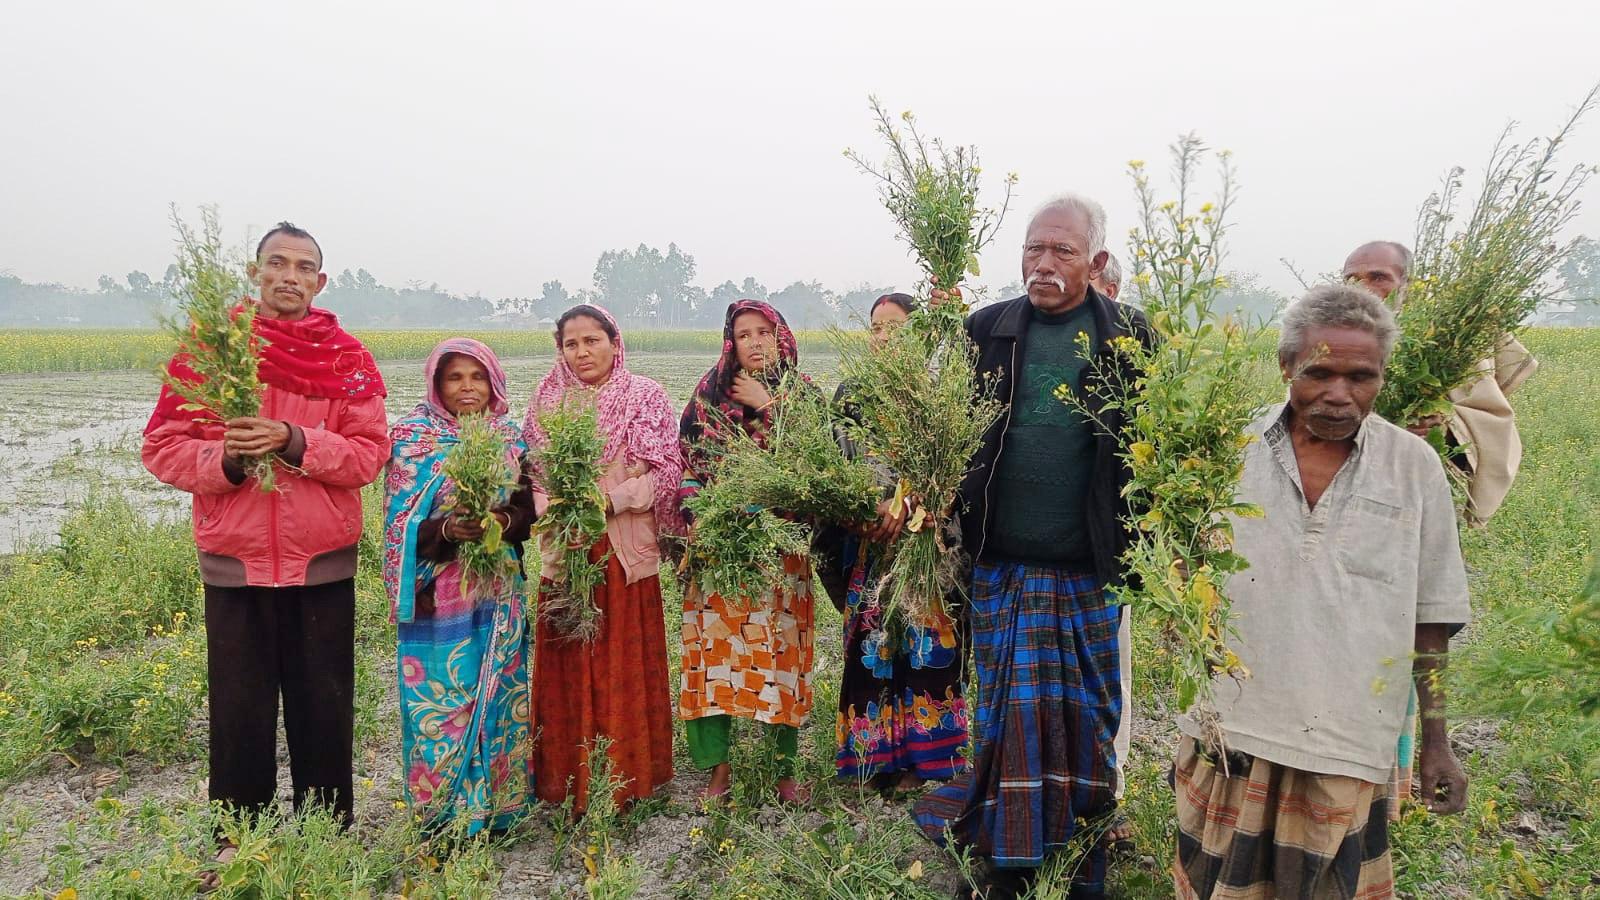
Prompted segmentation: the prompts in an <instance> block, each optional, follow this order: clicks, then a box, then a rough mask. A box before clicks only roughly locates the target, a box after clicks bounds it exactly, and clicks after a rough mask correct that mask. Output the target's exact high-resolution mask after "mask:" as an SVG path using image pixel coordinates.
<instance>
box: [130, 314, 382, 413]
mask: <svg viewBox="0 0 1600 900" xmlns="http://www.w3.org/2000/svg"><path fill="white" fill-rule="evenodd" d="M252 330H253V331H254V332H255V334H256V335H257V336H259V337H260V338H261V339H262V340H263V341H264V342H265V343H266V345H265V346H264V347H263V348H262V350H261V365H260V368H259V369H258V370H257V372H258V374H259V375H260V378H261V381H262V383H264V384H269V385H272V386H273V387H275V388H278V389H279V390H283V391H288V392H289V393H291V394H299V395H301V396H303V397H317V398H321V399H349V400H357V399H361V398H364V397H374V396H376V397H385V396H388V389H387V388H385V387H384V384H383V376H382V375H381V374H380V373H379V372H378V363H377V360H375V359H373V358H372V354H371V353H370V352H369V351H368V350H367V348H366V347H364V346H362V345H361V342H360V341H358V340H356V339H355V337H354V336H352V335H351V334H350V333H349V332H348V331H345V330H344V329H343V328H341V327H340V326H339V317H338V316H336V315H334V314H333V313H331V312H329V311H327V310H325V309H317V308H315V307H313V308H312V309H309V310H307V311H306V315H305V318H303V319H299V320H296V321H292V322H291V321H287V320H284V319H268V318H264V317H262V316H260V315H258V316H256V317H255V319H254V320H253V323H252ZM167 372H168V373H169V374H171V375H172V376H173V377H175V378H178V379H181V380H184V381H194V380H196V379H197V378H198V376H197V375H195V373H194V370H193V369H190V368H189V366H188V364H187V363H186V362H185V360H184V358H183V357H182V356H175V357H173V358H172V361H171V362H169V363H167ZM187 402H188V401H186V400H184V399H183V397H181V396H180V395H178V394H177V393H176V392H174V391H173V390H172V388H171V387H168V386H165V385H163V386H162V388H161V399H160V400H158V401H156V409H155V412H154V413H152V414H151V416H150V423H149V424H148V425H146V426H145V433H146V434H148V433H149V432H150V431H151V430H153V429H154V428H156V426H158V425H160V424H161V422H162V421H164V420H169V419H197V418H211V415H210V414H209V413H207V412H206V411H204V410H183V409H179V407H181V406H183V405H185V404H186V403H187Z"/></svg>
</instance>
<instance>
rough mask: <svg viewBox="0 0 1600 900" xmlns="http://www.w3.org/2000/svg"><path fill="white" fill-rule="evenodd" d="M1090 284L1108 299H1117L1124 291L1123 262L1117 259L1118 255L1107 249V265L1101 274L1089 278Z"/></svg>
mask: <svg viewBox="0 0 1600 900" xmlns="http://www.w3.org/2000/svg"><path fill="white" fill-rule="evenodd" d="M1089 284H1090V285H1092V286H1093V287H1094V289H1095V290H1097V291H1099V292H1100V295H1101V296H1103V297H1105V298H1106V299H1107V300H1115V299H1117V297H1118V296H1119V295H1120V294H1121V293H1122V263H1120V262H1118V261H1117V255H1116V254H1115V253H1112V252H1111V251H1109V250H1108V251H1106V267H1105V268H1104V269H1101V270H1100V274H1099V275H1098V276H1096V277H1094V278H1091V279H1090V280H1089Z"/></svg>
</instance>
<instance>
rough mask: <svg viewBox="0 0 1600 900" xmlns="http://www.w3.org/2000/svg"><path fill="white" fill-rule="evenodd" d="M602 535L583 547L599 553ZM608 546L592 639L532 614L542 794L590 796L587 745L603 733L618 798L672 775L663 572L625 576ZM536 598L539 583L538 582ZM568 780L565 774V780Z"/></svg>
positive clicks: (635, 795) (622, 800)
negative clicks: (570, 634)
mask: <svg viewBox="0 0 1600 900" xmlns="http://www.w3.org/2000/svg"><path fill="white" fill-rule="evenodd" d="M610 548H611V542H610V539H609V538H601V540H600V542H599V543H598V544H596V545H595V546H594V548H593V549H591V550H590V554H589V558H590V559H598V558H599V557H600V556H601V555H602V554H604V553H605V552H606V551H608V550H609V549H610ZM627 582H628V580H627V575H626V574H625V573H624V572H623V570H622V563H621V562H620V561H619V560H618V559H617V558H616V556H615V555H613V556H612V557H611V559H609V560H607V562H606V579H605V581H604V582H603V583H602V584H600V585H599V586H598V587H596V588H595V606H596V607H597V608H598V609H599V610H600V633H599V634H598V635H596V637H595V639H594V640H593V641H590V642H586V641H582V640H575V639H571V638H564V637H561V636H559V635H555V634H553V632H552V629H550V628H548V627H546V626H545V624H544V623H543V622H539V623H538V624H537V626H536V628H535V639H534V650H533V710H532V727H533V734H534V739H533V759H532V763H531V765H532V767H533V783H534V790H535V793H536V794H537V795H538V797H539V799H540V800H544V801H546V802H548V803H561V802H562V801H563V800H565V799H566V798H567V796H568V795H569V794H571V795H572V796H573V798H574V806H573V809H574V811H576V812H582V811H583V810H584V809H586V808H587V807H588V805H589V761H588V757H589V748H590V746H591V745H592V742H593V740H594V738H595V737H596V736H597V735H604V736H606V737H609V738H610V739H611V751H610V757H611V764H612V771H613V773H614V775H615V777H616V778H618V779H621V780H622V781H623V782H624V784H623V786H622V787H621V788H620V789H619V790H618V791H617V795H616V800H617V803H618V804H619V805H625V804H627V803H628V802H629V801H630V800H635V799H641V798H644V797H648V796H650V795H651V794H653V793H655V792H656V791H657V790H658V789H659V788H660V787H661V786H662V785H664V784H666V783H667V782H669V781H671V780H672V694H671V687H670V685H669V682H668V677H667V637H666V628H665V625H664V624H663V622H662V607H661V581H660V579H659V578H658V577H657V576H655V575H651V576H650V577H648V578H643V579H640V580H639V581H636V582H634V583H633V584H631V585H630V584H628V583H627ZM541 599H542V592H541ZM569 782H570V783H569Z"/></svg>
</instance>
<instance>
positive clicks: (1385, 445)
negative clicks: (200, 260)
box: [1179, 404, 1471, 782]
mask: <svg viewBox="0 0 1600 900" xmlns="http://www.w3.org/2000/svg"><path fill="white" fill-rule="evenodd" d="M1284 412H1285V405H1283V404H1280V405H1278V406H1275V407H1273V408H1272V409H1271V410H1269V411H1268V412H1267V413H1266V414H1265V415H1263V416H1262V417H1261V418H1260V419H1257V420H1256V422H1255V423H1254V424H1252V425H1251V431H1252V432H1253V433H1255V434H1257V435H1260V437H1261V440H1259V441H1257V442H1255V443H1253V444H1251V445H1250V447H1249V448H1247V450H1246V451H1245V465H1244V476H1243V479H1242V482H1241V485H1240V487H1241V499H1242V500H1244V501H1245V502H1248V503H1254V504H1257V505H1259V506H1260V507H1261V508H1262V509H1263V510H1265V511H1266V515H1265V516H1264V517H1263V518H1259V519H1237V520H1235V521H1234V523H1233V525H1234V536H1235V542H1236V549H1237V551H1238V552H1239V553H1240V554H1241V555H1242V556H1244V558H1245V559H1247V560H1248V561H1249V562H1250V568H1248V569H1246V570H1245V571H1243V572H1240V573H1238V574H1237V575H1234V576H1233V577H1232V578H1231V579H1230V580H1229V581H1228V584H1227V594H1228V596H1229V597H1230V598H1231V600H1232V604H1233V606H1232V608H1233V614H1234V624H1235V626H1236V628H1237V631H1238V635H1237V638H1236V639H1234V640H1231V641H1230V646H1231V647H1232V648H1233V649H1234V652H1236V653H1237V654H1238V655H1239V659H1240V660H1241V661H1243V662H1244V664H1245V665H1246V666H1248V667H1249V669H1250V671H1251V673H1252V677H1250V678H1249V679H1247V680H1245V681H1243V682H1240V683H1236V682H1234V681H1233V680H1232V679H1227V678H1223V679H1219V680H1218V682H1217V683H1216V685H1215V687H1216V698H1215V703H1216V708H1217V712H1218V714H1219V715H1220V716H1221V719H1222V728H1223V730H1224V732H1225V733H1226V739H1227V743H1228V747H1229V749H1232V750H1238V751H1240V752H1243V753H1248V754H1251V755H1253V756H1257V757H1260V758H1262V759H1265V760H1268V761H1270V762H1274V763H1278V764H1280V765H1284V766H1289V767H1292V768H1295V769H1301V770H1304V771H1308V772H1317V773H1322V774H1329V775H1346V776H1351V777H1355V778H1360V779H1363V780H1365V781H1371V782H1382V781H1385V780H1387V779H1388V777H1389V772H1390V769H1391V767H1393V765H1394V762H1395V744H1396V741H1397V740H1398V739H1399V737H1400V730H1401V727H1402V725H1403V723H1404V719H1405V711H1406V701H1407V699H1408V694H1409V691H1410V682H1411V663H1412V653H1413V647H1414V645H1415V637H1416V626H1417V624H1418V623H1451V624H1463V623H1465V622H1466V621H1467V620H1468V618H1469V617H1470V615H1471V607H1470V605H1469V602H1468V598H1467V579H1466V571H1465V567H1464V566H1463V565H1462V561H1461V549H1460V545H1459V543H1458V542H1457V537H1456V512H1455V508H1454V505H1453V503H1452V500H1451V496H1450V484H1449V481H1448V479H1447V477H1446V476H1445V473H1444V468H1443V466H1442V464H1441V463H1440V461H1439V457H1438V455H1437V454H1435V453H1434V451H1433V450H1432V448H1430V447H1429V446H1428V444H1427V443H1426V442H1425V441H1423V440H1422V439H1420V438H1418V437H1416V436H1415V435H1412V434H1411V433H1409V432H1407V431H1405V430H1404V429H1401V428H1398V427H1396V426H1394V425H1391V424H1389V423H1388V422H1386V421H1384V420H1383V419H1381V418H1379V417H1378V416H1368V417H1367V418H1366V420H1365V421H1363V422H1362V424H1361V428H1360V430H1359V431H1358V432H1357V433H1356V439H1355V440H1356V446H1355V449H1354V450H1353V451H1352V452H1351V454H1350V457H1349V459H1347V460H1346V461H1345V463H1344V465H1343V466H1342V467H1341V468H1340V469H1339V472H1338V473H1337V474H1336V475H1335V476H1334V478H1333V481H1332V482H1331V483H1330V484H1329V485H1328V488H1327V490H1326V491H1325V492H1323V495H1322V497H1321V498H1320V499H1319V500H1318V501H1317V505H1316V507H1315V508H1314V509H1313V508H1311V507H1309V506H1308V505H1307V504H1306V499H1305V493H1304V491H1303V489H1302V487H1301V483H1300V469H1299V466H1298V465H1297V464H1296V462H1295V454H1294V443H1293V441H1292V440H1291V438H1290V435H1289V431H1288V427H1287V422H1286V419H1285V415H1284ZM1179 727H1180V728H1181V729H1182V730H1183V731H1184V732H1185V733H1186V734H1189V735H1191V736H1194V737H1199V736H1200V731H1199V729H1198V728H1197V727H1196V726H1195V724H1194V722H1193V721H1192V720H1189V719H1187V718H1181V719H1180V720H1179Z"/></svg>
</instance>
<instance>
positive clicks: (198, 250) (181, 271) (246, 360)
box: [161, 206, 274, 491]
mask: <svg viewBox="0 0 1600 900" xmlns="http://www.w3.org/2000/svg"><path fill="white" fill-rule="evenodd" d="M172 225H173V228H174V229H175V230H176V231H177V232H178V260H177V263H176V264H175V265H176V267H177V270H178V287H177V297H176V299H177V306H178V315H177V316H176V317H175V318H173V319H169V320H165V321H164V322H163V325H164V326H165V328H166V330H167V332H168V333H169V334H170V335H171V337H172V339H173V341H174V342H175V343H176V345H177V346H176V356H177V357H178V359H179V361H181V362H182V363H183V364H184V365H186V366H188V368H189V370H190V371H191V372H193V375H194V377H192V378H191V377H187V376H185V375H179V374H174V373H173V372H171V371H169V370H166V369H163V370H162V373H161V378H162V381H163V382H164V383H165V384H166V385H167V386H168V387H170V388H171V389H172V390H173V391H174V392H175V393H177V394H178V395H179V396H180V397H182V398H183V399H184V400H186V401H188V402H186V403H185V404H183V406H181V407H179V408H180V409H182V410H184V411H186V412H197V413H201V414H202V415H204V416H205V417H206V421H210V422H214V423H218V424H220V423H222V422H226V421H228V420H229V419H234V418H238V417H240V416H253V415H256V414H257V413H259V412H260V411H261V397H262V392H263V388H262V384H261V379H260V378H259V376H258V374H257V369H258V367H259V364H260V358H261V348H262V347H263V346H265V345H266V339H265V338H262V337H261V336H260V335H258V334H256V332H255V328H254V325H255V318H256V304H255V303H254V302H253V301H251V300H250V299H249V283H250V281H249V279H248V277H247V276H246V275H245V271H244V267H243V266H242V265H240V264H239V262H238V261H237V260H234V259H231V258H230V257H229V255H228V253H227V252H226V251H225V250H224V249H223V247H222V225H221V223H220V221H219V220H218V217H217V210H216V207H212V206H208V207H203V208H202V209H201V210H200V230H199V231H198V232H197V231H195V229H194V228H192V227H191V226H190V225H189V224H188V223H187V222H185V221H184V220H183V217H182V216H180V215H178V209H177V207H176V206H174V207H173V208H172ZM272 467H273V457H272V455H271V454H268V455H265V456H262V457H259V458H257V459H256V460H254V461H252V462H251V463H249V464H248V465H247V466H246V467H245V469H246V472H248V473H249V474H250V475H252V476H254V477H255V478H256V479H257V482H258V483H259V484H260V486H261V489H262V490H264V491H270V490H272V488H273V483H274V478H273V468H272Z"/></svg>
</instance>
